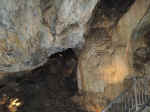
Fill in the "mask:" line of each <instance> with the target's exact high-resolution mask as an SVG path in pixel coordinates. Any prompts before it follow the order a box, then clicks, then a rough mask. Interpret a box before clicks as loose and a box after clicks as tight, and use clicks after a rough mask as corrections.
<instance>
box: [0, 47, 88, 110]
mask: <svg viewBox="0 0 150 112" xmlns="http://www.w3.org/2000/svg"><path fill="white" fill-rule="evenodd" d="M76 69H77V56H76V54H75V52H74V50H73V49H71V48H69V49H67V50H65V51H62V52H58V53H55V54H53V55H52V56H50V57H49V59H48V62H47V63H46V64H45V65H44V66H42V67H40V68H37V69H35V70H33V71H29V72H26V73H24V74H23V75H21V76H15V74H14V76H12V77H7V79H8V80H7V82H6V84H5V85H1V86H0V99H3V97H4V96H3V94H5V97H9V98H8V100H6V101H5V102H6V105H5V104H4V105H1V104H0V109H1V108H3V107H6V109H4V110H3V112H7V110H8V109H7V106H8V105H7V103H9V102H10V101H9V99H12V98H17V99H19V101H21V102H22V105H21V107H20V108H18V110H19V111H24V112H29V111H31V110H36V112H59V111H65V112H71V111H77V112H85V110H84V109H83V108H82V107H81V106H80V105H79V104H78V102H77V103H76V102H74V101H73V100H72V98H73V97H74V96H76V95H78V87H77V74H76V71H77V70H76ZM18 74H20V73H18ZM76 99H77V98H76ZM47 106H48V107H47ZM58 107H59V108H58ZM68 107H69V108H68ZM0 111H1V110H0Z"/></svg>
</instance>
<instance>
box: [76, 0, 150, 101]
mask: <svg viewBox="0 0 150 112" xmlns="http://www.w3.org/2000/svg"><path fill="white" fill-rule="evenodd" d="M149 6H150V1H148V0H143V1H141V0H136V1H135V2H134V3H133V4H132V6H131V7H130V9H129V10H128V11H127V12H126V13H125V14H124V15H123V16H122V17H121V18H120V19H119V21H117V22H116V23H117V24H115V23H114V21H113V20H110V19H108V18H107V17H103V18H104V19H103V21H102V22H101V24H99V28H94V29H93V30H91V32H90V33H89V34H87V38H86V44H85V46H84V49H83V51H82V53H81V55H80V58H79V66H78V82H79V83H78V84H79V89H81V91H86V92H89V93H90V92H93V93H98V94H100V96H103V97H104V98H105V100H106V99H109V100H112V99H113V98H115V97H116V96H118V95H119V94H120V93H121V91H123V90H124V89H125V88H126V87H128V84H129V81H127V83H126V79H129V78H131V77H132V75H133V73H134V69H133V61H134V60H133V58H132V55H133V51H132V49H133V47H134V45H137V44H136V43H135V40H133V38H135V36H133V35H135V34H137V33H140V34H141V35H143V33H144V32H143V29H144V28H145V26H144V25H149V20H150V19H149V16H148V15H149V12H148V10H147V9H149ZM143 18H144V19H143ZM143 27H144V28H143ZM91 29H92V28H91ZM147 30H148V29H147ZM131 44H133V46H132V45H131ZM100 100H101V99H100ZM101 101H103V100H101ZM101 104H102V102H101Z"/></svg>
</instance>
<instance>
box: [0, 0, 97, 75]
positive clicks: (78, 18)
mask: <svg viewBox="0 0 150 112" xmlns="http://www.w3.org/2000/svg"><path fill="white" fill-rule="evenodd" d="M97 2H98V0H84V1H83V0H1V1H0V32H1V33H0V71H1V72H3V73H6V72H10V73H11V72H18V71H24V70H32V69H34V68H37V67H39V66H41V65H43V64H44V63H45V62H46V60H47V57H48V56H50V55H51V54H54V53H56V52H58V51H62V50H64V49H67V48H81V47H82V45H83V43H84V38H83V35H84V33H85V31H86V23H87V22H88V20H89V18H90V17H91V14H92V11H93V9H94V7H95V5H96V4H97Z"/></svg>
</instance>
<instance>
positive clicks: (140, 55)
mask: <svg viewBox="0 0 150 112" xmlns="http://www.w3.org/2000/svg"><path fill="white" fill-rule="evenodd" d="M136 42H137V43H133V44H136V50H135V51H134V55H133V60H134V68H135V71H137V72H139V73H141V74H142V75H147V74H148V73H149V72H150V71H149V66H150V31H149V32H147V33H146V34H145V35H144V36H142V37H140V39H139V40H138V41H136Z"/></svg>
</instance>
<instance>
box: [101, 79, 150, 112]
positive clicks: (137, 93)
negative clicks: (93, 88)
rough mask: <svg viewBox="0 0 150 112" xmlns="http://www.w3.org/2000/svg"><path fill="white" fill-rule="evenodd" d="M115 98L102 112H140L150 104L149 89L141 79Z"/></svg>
mask: <svg viewBox="0 0 150 112" xmlns="http://www.w3.org/2000/svg"><path fill="white" fill-rule="evenodd" d="M132 80H133V85H132V86H131V87H130V88H128V89H126V90H125V91H124V92H122V93H121V94H120V95H119V96H118V97H117V98H115V99H114V100H113V101H112V102H111V103H110V104H109V105H108V106H107V107H106V108H105V109H104V110H103V111H102V112H141V111H142V110H144V109H145V107H147V106H148V105H149V104H150V93H149V91H148V90H150V87H149V85H148V83H146V82H145V81H144V80H143V79H141V78H133V79H132Z"/></svg>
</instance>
